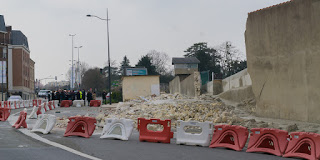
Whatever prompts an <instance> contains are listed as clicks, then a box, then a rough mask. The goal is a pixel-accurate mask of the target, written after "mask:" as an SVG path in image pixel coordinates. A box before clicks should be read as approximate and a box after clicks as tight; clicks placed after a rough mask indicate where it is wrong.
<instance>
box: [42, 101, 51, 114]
mask: <svg viewBox="0 0 320 160" xmlns="http://www.w3.org/2000/svg"><path fill="white" fill-rule="evenodd" d="M43 108H44V110H45V111H46V112H47V111H50V108H49V105H48V102H44V103H43Z"/></svg>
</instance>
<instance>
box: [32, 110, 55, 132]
mask: <svg viewBox="0 0 320 160" xmlns="http://www.w3.org/2000/svg"><path fill="white" fill-rule="evenodd" d="M55 124H56V116H55V115H51V114H41V115H39V117H38V120H37V121H36V123H35V125H34V126H33V128H32V130H31V131H32V132H41V133H42V134H48V133H49V132H50V131H51V130H52V129H53V127H54V125H55Z"/></svg>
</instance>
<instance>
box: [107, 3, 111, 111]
mask: <svg viewBox="0 0 320 160" xmlns="http://www.w3.org/2000/svg"><path fill="white" fill-rule="evenodd" d="M109 20H110V19H109V15H108V9H107V36H108V63H109V102H110V105H111V103H112V102H111V65H110V43H109Z"/></svg>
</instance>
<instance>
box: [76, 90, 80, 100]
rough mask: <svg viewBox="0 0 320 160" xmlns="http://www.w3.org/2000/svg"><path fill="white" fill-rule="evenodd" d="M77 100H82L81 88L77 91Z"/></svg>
mask: <svg viewBox="0 0 320 160" xmlns="http://www.w3.org/2000/svg"><path fill="white" fill-rule="evenodd" d="M77 100H80V90H78V91H77Z"/></svg>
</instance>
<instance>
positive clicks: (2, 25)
mask: <svg viewBox="0 0 320 160" xmlns="http://www.w3.org/2000/svg"><path fill="white" fill-rule="evenodd" d="M0 32H7V30H6V24H5V23H4V17H3V15H0Z"/></svg>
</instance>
